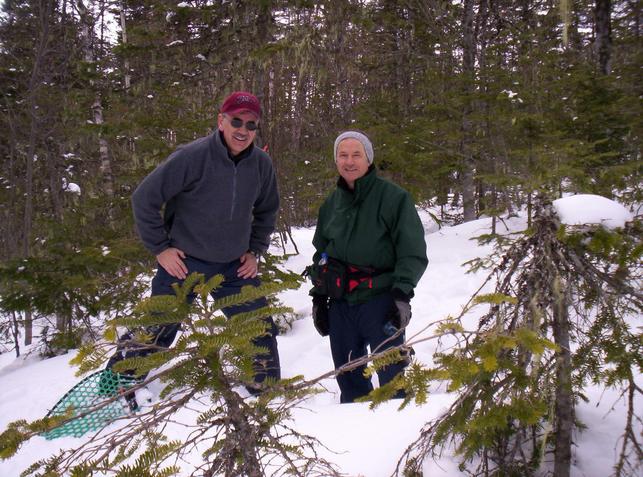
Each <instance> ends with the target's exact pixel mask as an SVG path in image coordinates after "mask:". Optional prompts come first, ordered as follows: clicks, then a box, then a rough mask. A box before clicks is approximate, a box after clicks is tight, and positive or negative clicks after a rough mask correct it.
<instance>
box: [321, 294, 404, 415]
mask: <svg viewBox="0 0 643 477" xmlns="http://www.w3.org/2000/svg"><path fill="white" fill-rule="evenodd" d="M392 306H393V298H392V297H391V295H390V293H383V294H381V295H378V296H376V297H374V298H372V299H371V300H369V301H368V302H366V303H361V304H357V305H349V304H348V303H347V302H346V301H345V300H332V301H331V305H330V309H329V313H328V317H329V321H330V333H329V336H330V349H331V352H332V355H333V363H334V364H335V369H338V368H340V367H341V366H343V365H344V364H346V363H348V362H349V361H352V360H355V359H358V358H361V357H362V356H366V354H367V350H366V347H367V346H370V348H371V352H373V351H376V350H377V351H378V352H379V351H383V350H385V349H388V348H391V347H393V346H398V345H400V344H402V343H403V342H404V333H401V334H400V335H399V336H397V337H396V338H395V339H392V340H390V341H389V342H387V343H386V344H385V345H383V346H382V347H379V346H380V344H382V342H383V341H385V340H387V339H388V338H389V336H388V335H387V334H385V333H384V330H383V328H384V324H385V323H386V322H387V321H388V318H387V315H388V313H389V311H390V309H391V307H392ZM406 366H407V361H406V360H403V361H399V362H397V363H395V364H391V365H389V366H386V367H385V368H382V369H381V370H380V371H378V373H377V376H378V378H379V381H380V385H384V384H386V383H388V382H389V381H391V380H392V379H393V378H394V377H395V376H397V375H398V374H399V373H401V372H403V371H404V368H405V367H406ZM365 368H366V366H360V367H359V368H357V369H354V370H353V371H351V372H348V373H341V374H339V375H338V376H337V383H338V384H339V389H340V391H341V398H340V402H342V403H349V402H353V401H354V400H355V399H357V398H359V397H362V396H366V395H367V394H368V393H370V392H371V391H372V390H373V385H372V384H371V380H370V379H368V378H366V377H364V369H365ZM395 397H404V393H403V392H399V393H398V395H396V396H395Z"/></svg>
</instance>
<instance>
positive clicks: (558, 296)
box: [553, 276, 574, 477]
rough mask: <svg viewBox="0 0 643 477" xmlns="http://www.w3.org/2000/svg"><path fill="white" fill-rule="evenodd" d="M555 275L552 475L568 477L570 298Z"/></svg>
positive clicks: (571, 402)
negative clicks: (554, 393)
mask: <svg viewBox="0 0 643 477" xmlns="http://www.w3.org/2000/svg"><path fill="white" fill-rule="evenodd" d="M565 286H566V285H565V283H564V282H562V281H561V279H560V276H557V277H556V279H555V282H554V290H553V295H554V296H553V298H554V307H553V308H554V309H553V317H554V341H555V343H556V344H557V345H558V347H559V348H560V349H559V351H558V353H557V356H556V382H557V384H556V406H555V450H554V477H569V475H570V468H571V459H572V452H571V450H572V430H573V428H574V400H573V396H572V359H571V352H570V349H569V310H568V306H569V300H568V297H567V292H566V290H564V289H563V288H564V287H565Z"/></svg>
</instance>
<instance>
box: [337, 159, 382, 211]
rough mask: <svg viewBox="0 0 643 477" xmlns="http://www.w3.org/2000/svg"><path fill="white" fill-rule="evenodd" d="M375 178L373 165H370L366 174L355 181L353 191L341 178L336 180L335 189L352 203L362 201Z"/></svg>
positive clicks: (375, 173)
mask: <svg viewBox="0 0 643 477" xmlns="http://www.w3.org/2000/svg"><path fill="white" fill-rule="evenodd" d="M376 178H377V172H376V170H375V165H374V164H371V165H370V166H369V167H368V171H367V172H366V174H364V175H363V176H362V177H360V178H359V179H357V180H356V181H355V189H350V188H349V187H348V184H347V183H346V181H345V180H344V178H343V177H341V176H340V177H339V179H338V180H337V188H338V189H339V190H340V191H341V192H343V193H344V194H345V195H347V196H348V197H350V198H351V199H352V201H353V200H354V201H356V202H358V201H362V200H363V199H364V197H366V195H367V194H368V192H369V191H370V190H371V188H372V187H373V184H375V180H376Z"/></svg>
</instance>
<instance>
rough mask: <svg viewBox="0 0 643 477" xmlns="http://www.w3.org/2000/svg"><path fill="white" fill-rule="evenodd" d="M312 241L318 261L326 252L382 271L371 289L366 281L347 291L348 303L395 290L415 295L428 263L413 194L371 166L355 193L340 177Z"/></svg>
mask: <svg viewBox="0 0 643 477" xmlns="http://www.w3.org/2000/svg"><path fill="white" fill-rule="evenodd" d="M313 245H314V246H315V249H316V252H315V255H314V257H313V260H314V263H318V262H319V260H320V257H321V253H322V252H326V253H327V254H328V256H329V257H332V258H336V259H338V260H340V261H342V262H344V263H348V264H352V265H358V266H362V267H372V268H375V269H376V270H378V271H380V272H382V273H379V274H378V275H377V276H375V277H374V278H373V280H372V283H371V286H372V288H369V283H368V281H365V282H362V283H361V284H360V285H359V286H357V288H355V289H354V290H353V291H352V292H350V293H347V294H346V295H345V299H346V300H347V301H348V302H349V303H364V302H366V301H368V300H369V299H370V298H372V297H373V296H375V295H378V294H380V293H383V292H385V291H387V290H391V289H392V288H398V289H399V290H400V291H402V292H404V293H405V294H407V295H409V296H412V294H413V293H412V292H413V289H414V288H415V286H416V285H417V283H418V281H419V280H420V278H421V277H422V274H423V273H424V270H425V269H426V266H427V264H428V259H427V256H426V243H425V242H424V227H423V226H422V222H421V221H420V217H419V216H418V213H417V211H416V210H415V204H414V203H413V199H412V198H411V195H410V194H409V193H408V192H407V191H405V190H404V189H402V188H401V187H399V186H397V185H395V184H393V183H391V182H389V181H387V180H385V179H382V178H381V177H378V176H377V174H376V172H375V168H374V167H373V166H371V168H370V170H369V172H367V173H366V175H365V176H363V177H361V178H360V179H358V180H357V181H355V189H354V190H352V191H351V190H350V189H349V188H348V187H347V185H346V183H345V181H344V180H343V179H341V178H340V180H339V181H338V183H337V188H336V189H335V190H334V191H333V192H332V193H331V194H330V195H329V196H328V198H327V199H326V201H325V202H324V203H323V204H322V206H321V208H320V209H319V217H318V220H317V228H316V229H315V236H314V238H313ZM314 293H315V289H314V288H313V289H312V290H311V294H314Z"/></svg>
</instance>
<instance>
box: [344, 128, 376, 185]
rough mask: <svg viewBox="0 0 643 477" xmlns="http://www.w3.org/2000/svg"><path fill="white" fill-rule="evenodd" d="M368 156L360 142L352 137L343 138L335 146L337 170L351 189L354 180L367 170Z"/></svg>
mask: <svg viewBox="0 0 643 477" xmlns="http://www.w3.org/2000/svg"><path fill="white" fill-rule="evenodd" d="M368 166H369V164H368V158H367V157H366V151H365V150H364V146H363V145H362V143H361V142H359V141H358V140H357V139H354V138H348V139H344V140H343V141H342V142H340V143H339V145H338V146H337V171H338V172H339V175H340V176H342V177H343V178H344V180H345V181H346V183H347V184H348V186H349V187H350V188H351V189H353V188H354V187H355V181H356V180H357V179H359V178H360V177H362V176H363V175H364V174H366V173H367V172H368Z"/></svg>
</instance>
